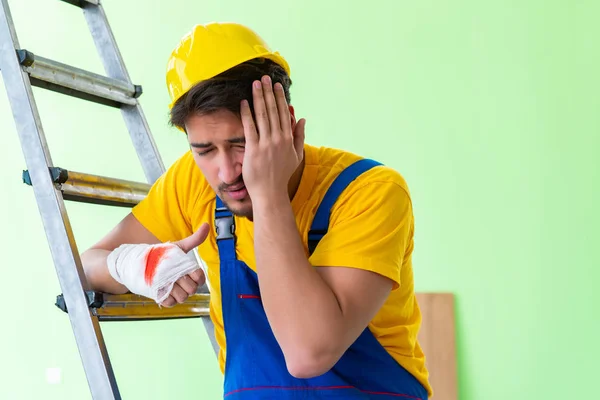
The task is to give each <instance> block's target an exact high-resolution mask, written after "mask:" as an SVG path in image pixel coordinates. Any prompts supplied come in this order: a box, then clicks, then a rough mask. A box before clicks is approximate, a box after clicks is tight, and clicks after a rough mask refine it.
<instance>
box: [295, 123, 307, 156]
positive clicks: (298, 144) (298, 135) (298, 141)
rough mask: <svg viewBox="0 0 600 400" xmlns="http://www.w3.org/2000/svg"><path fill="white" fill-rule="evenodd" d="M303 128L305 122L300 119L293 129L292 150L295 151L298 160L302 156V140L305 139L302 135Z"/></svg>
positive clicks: (303, 134)
mask: <svg viewBox="0 0 600 400" xmlns="http://www.w3.org/2000/svg"><path fill="white" fill-rule="evenodd" d="M305 126H306V120H305V119H304V118H301V119H300V121H298V123H297V124H296V128H295V129H294V149H295V150H296V154H297V155H298V159H299V160H301V159H302V157H303V156H304V138H305V137H306V136H305V133H304V127H305Z"/></svg>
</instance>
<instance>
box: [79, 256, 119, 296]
mask: <svg viewBox="0 0 600 400" xmlns="http://www.w3.org/2000/svg"><path fill="white" fill-rule="evenodd" d="M109 254H110V251H109V250H103V249H89V250H87V251H85V252H84V253H83V254H82V255H81V262H82V264H83V270H84V272H85V276H86V279H87V281H88V288H87V289H88V290H95V291H100V292H104V293H111V294H123V293H127V292H128V289H127V288H126V287H125V286H123V285H122V284H120V283H119V282H117V281H116V280H115V279H114V278H113V277H112V276H111V275H110V273H109V272H108V266H107V264H106V259H107V257H108V255H109Z"/></svg>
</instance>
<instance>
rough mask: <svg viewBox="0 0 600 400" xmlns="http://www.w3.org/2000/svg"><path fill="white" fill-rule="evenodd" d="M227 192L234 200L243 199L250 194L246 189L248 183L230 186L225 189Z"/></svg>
mask: <svg viewBox="0 0 600 400" xmlns="http://www.w3.org/2000/svg"><path fill="white" fill-rule="evenodd" d="M224 192H225V193H227V195H228V196H229V197H231V198H232V199H234V200H242V199H243V198H244V197H246V196H247V195H248V191H247V190H246V185H243V184H241V185H236V186H234V187H230V188H228V189H226V190H224Z"/></svg>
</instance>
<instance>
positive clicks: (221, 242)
mask: <svg viewBox="0 0 600 400" xmlns="http://www.w3.org/2000/svg"><path fill="white" fill-rule="evenodd" d="M215 197H216V206H215V229H216V233H217V246H218V247H219V258H220V260H221V261H229V260H235V258H236V254H235V219H234V217H233V214H232V213H231V211H229V210H228V209H227V207H225V204H223V202H222V201H221V198H220V197H219V196H215Z"/></svg>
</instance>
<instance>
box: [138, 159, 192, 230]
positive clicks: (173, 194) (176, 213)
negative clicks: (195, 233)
mask: <svg viewBox="0 0 600 400" xmlns="http://www.w3.org/2000/svg"><path fill="white" fill-rule="evenodd" d="M196 175H200V174H199V171H197V167H196V165H195V163H194V160H193V157H192V156H191V154H188V153H186V154H185V155H184V156H182V157H181V158H179V159H178V160H176V161H175V163H173V165H172V166H171V167H170V168H169V169H168V170H167V171H166V172H165V173H164V174H163V175H162V176H161V177H160V178H158V179H157V180H156V182H155V183H154V184H153V185H152V187H151V189H150V191H149V192H148V195H147V196H146V197H145V198H144V199H143V200H142V201H141V202H139V203H138V204H137V205H136V206H135V207H134V208H133V209H132V213H133V215H134V216H135V217H136V218H137V219H138V221H140V223H141V224H142V225H143V226H144V227H145V228H146V229H148V230H149V231H150V232H152V234H154V236H156V237H157V238H158V239H159V240H160V241H161V242H169V241H171V242H172V241H177V240H181V239H183V238H186V237H188V236H189V235H191V234H192V223H191V210H192V207H193V205H194V202H195V201H196V199H197V198H198V196H199V194H200V190H201V187H200V186H201V185H200V184H199V182H198V181H199V180H200V179H199V178H198V177H197V176H196Z"/></svg>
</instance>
